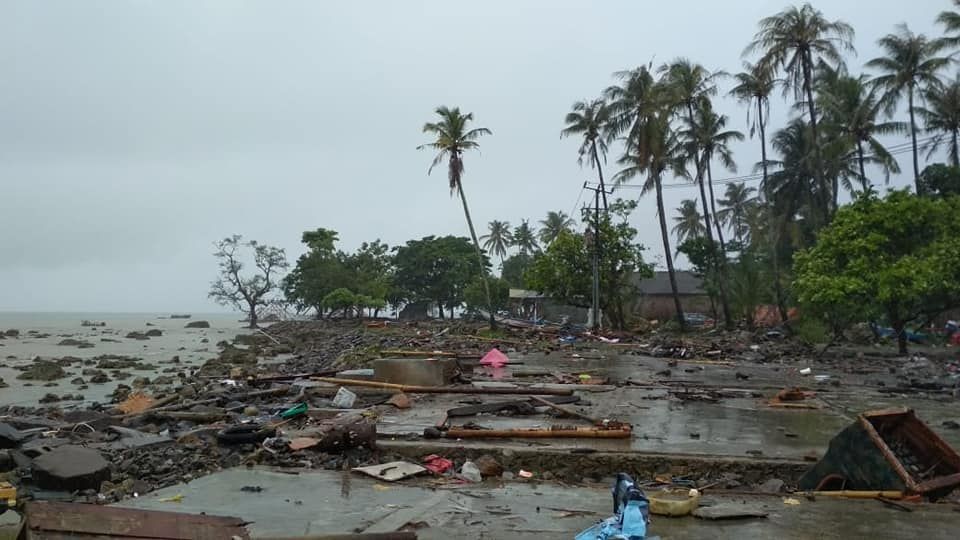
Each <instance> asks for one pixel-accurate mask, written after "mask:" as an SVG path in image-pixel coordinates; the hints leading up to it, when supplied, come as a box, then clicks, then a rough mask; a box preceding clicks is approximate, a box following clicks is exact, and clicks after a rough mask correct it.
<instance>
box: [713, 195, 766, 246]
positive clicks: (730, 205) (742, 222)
mask: <svg viewBox="0 0 960 540" xmlns="http://www.w3.org/2000/svg"><path fill="white" fill-rule="evenodd" d="M756 192H757V190H756V189H755V188H752V187H747V185H746V184H744V183H743V182H741V183H739V184H737V183H732V184H727V191H726V193H724V198H722V199H720V211H719V212H718V213H717V216H718V217H719V218H720V219H721V220H722V221H723V222H724V223H726V224H727V225H729V226H730V228H732V229H733V235H734V236H735V237H736V238H737V243H739V244H740V246H741V249H742V248H743V246H745V245H746V244H745V243H744V240H745V239H746V236H747V234H748V233H749V232H750V229H749V227H748V226H747V216H748V214H750V212H751V208H752V207H753V206H755V205H756V202H757V199H756V196H754V193H756Z"/></svg>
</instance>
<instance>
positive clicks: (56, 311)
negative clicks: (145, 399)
mask: <svg viewBox="0 0 960 540" xmlns="http://www.w3.org/2000/svg"><path fill="white" fill-rule="evenodd" d="M4 313H46V314H60V313H67V314H83V313H99V314H104V315H163V314H169V315H231V314H235V313H236V314H243V313H244V312H242V311H110V310H75V309H67V310H45V309H44V310H30V309H0V314H4Z"/></svg>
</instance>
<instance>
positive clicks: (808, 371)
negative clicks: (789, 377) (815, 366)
mask: <svg viewBox="0 0 960 540" xmlns="http://www.w3.org/2000/svg"><path fill="white" fill-rule="evenodd" d="M811 373H813V370H812V369H810V368H808V367H805V368H803V369H801V370H800V374H801V375H809V374H811Z"/></svg>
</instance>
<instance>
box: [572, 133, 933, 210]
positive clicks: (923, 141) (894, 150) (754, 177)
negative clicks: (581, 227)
mask: <svg viewBox="0 0 960 540" xmlns="http://www.w3.org/2000/svg"><path fill="white" fill-rule="evenodd" d="M937 137H938V136H937V135H932V136H929V137H922V138H920V139H917V151H918V152H919V151H921V150H924V149H925V148H924V147H925V146H926V145H927V144H928V143H931V142H933V140H934V139H936V138H937ZM885 149H886V150H887V153H888V154H890V155H891V156H898V155H901V154H906V153H910V152H913V143H912V142H905V143H898V144H893V145H890V146H888V147H885ZM875 156H876V154H872V153H870V154H867V153H865V154H864V155H863V157H864V158H872V157H875ZM761 180H763V173H753V174H744V175H740V176H728V177H725V178H717V179H714V181H713V184H714V185H724V184H733V183H740V182H744V183H746V182H759V181H761ZM696 186H697V184H696V183H695V182H683V183H672V184H662V186H661V187H662V188H663V189H682V188H691V187H696ZM620 188H627V189H643V185H642V184H619V185H617V186H615V187H614V189H620ZM580 194H581V196H582V195H583V190H582V189H581V190H580ZM578 201H579V198H578ZM574 206H576V205H574Z"/></svg>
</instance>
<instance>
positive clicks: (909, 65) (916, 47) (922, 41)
mask: <svg viewBox="0 0 960 540" xmlns="http://www.w3.org/2000/svg"><path fill="white" fill-rule="evenodd" d="M877 43H878V44H879V45H880V48H882V49H883V50H884V52H885V53H886V55H885V56H880V57H878V58H874V59H873V60H871V61H869V62H867V67H868V68H872V69H876V70H878V71H879V72H880V75H878V76H877V77H876V78H875V79H874V80H873V84H875V85H876V86H877V87H878V88H880V89H881V90H882V91H883V97H882V98H881V99H882V100H883V102H884V105H885V106H886V110H887V113H888V114H893V113H894V111H896V108H897V105H898V104H899V103H900V101H901V100H902V99H903V97H904V94H906V97H907V111H908V112H909V113H910V143H911V145H912V147H913V181H914V187H915V188H916V189H917V190H919V188H920V163H919V159H918V157H917V156H918V151H919V149H918V148H917V122H916V107H915V99H916V97H917V94H918V93H920V94H921V95H923V93H925V92H928V91H930V90H932V89H935V88H938V87H939V86H940V85H941V82H940V78H939V76H938V73H939V72H940V70H941V69H943V68H944V67H946V66H947V65H948V64H949V63H950V59H949V58H947V57H945V56H938V55H939V54H940V52H942V51H943V50H944V49H945V48H946V46H947V43H946V42H945V41H943V40H942V39H928V38H927V37H926V36H924V35H923V34H914V33H913V32H911V31H910V29H909V28H907V25H905V24H901V25H898V26H897V33H895V34H887V35H886V36H884V37H882V38H880V40H879V41H878V42H877ZM918 193H919V191H918Z"/></svg>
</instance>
